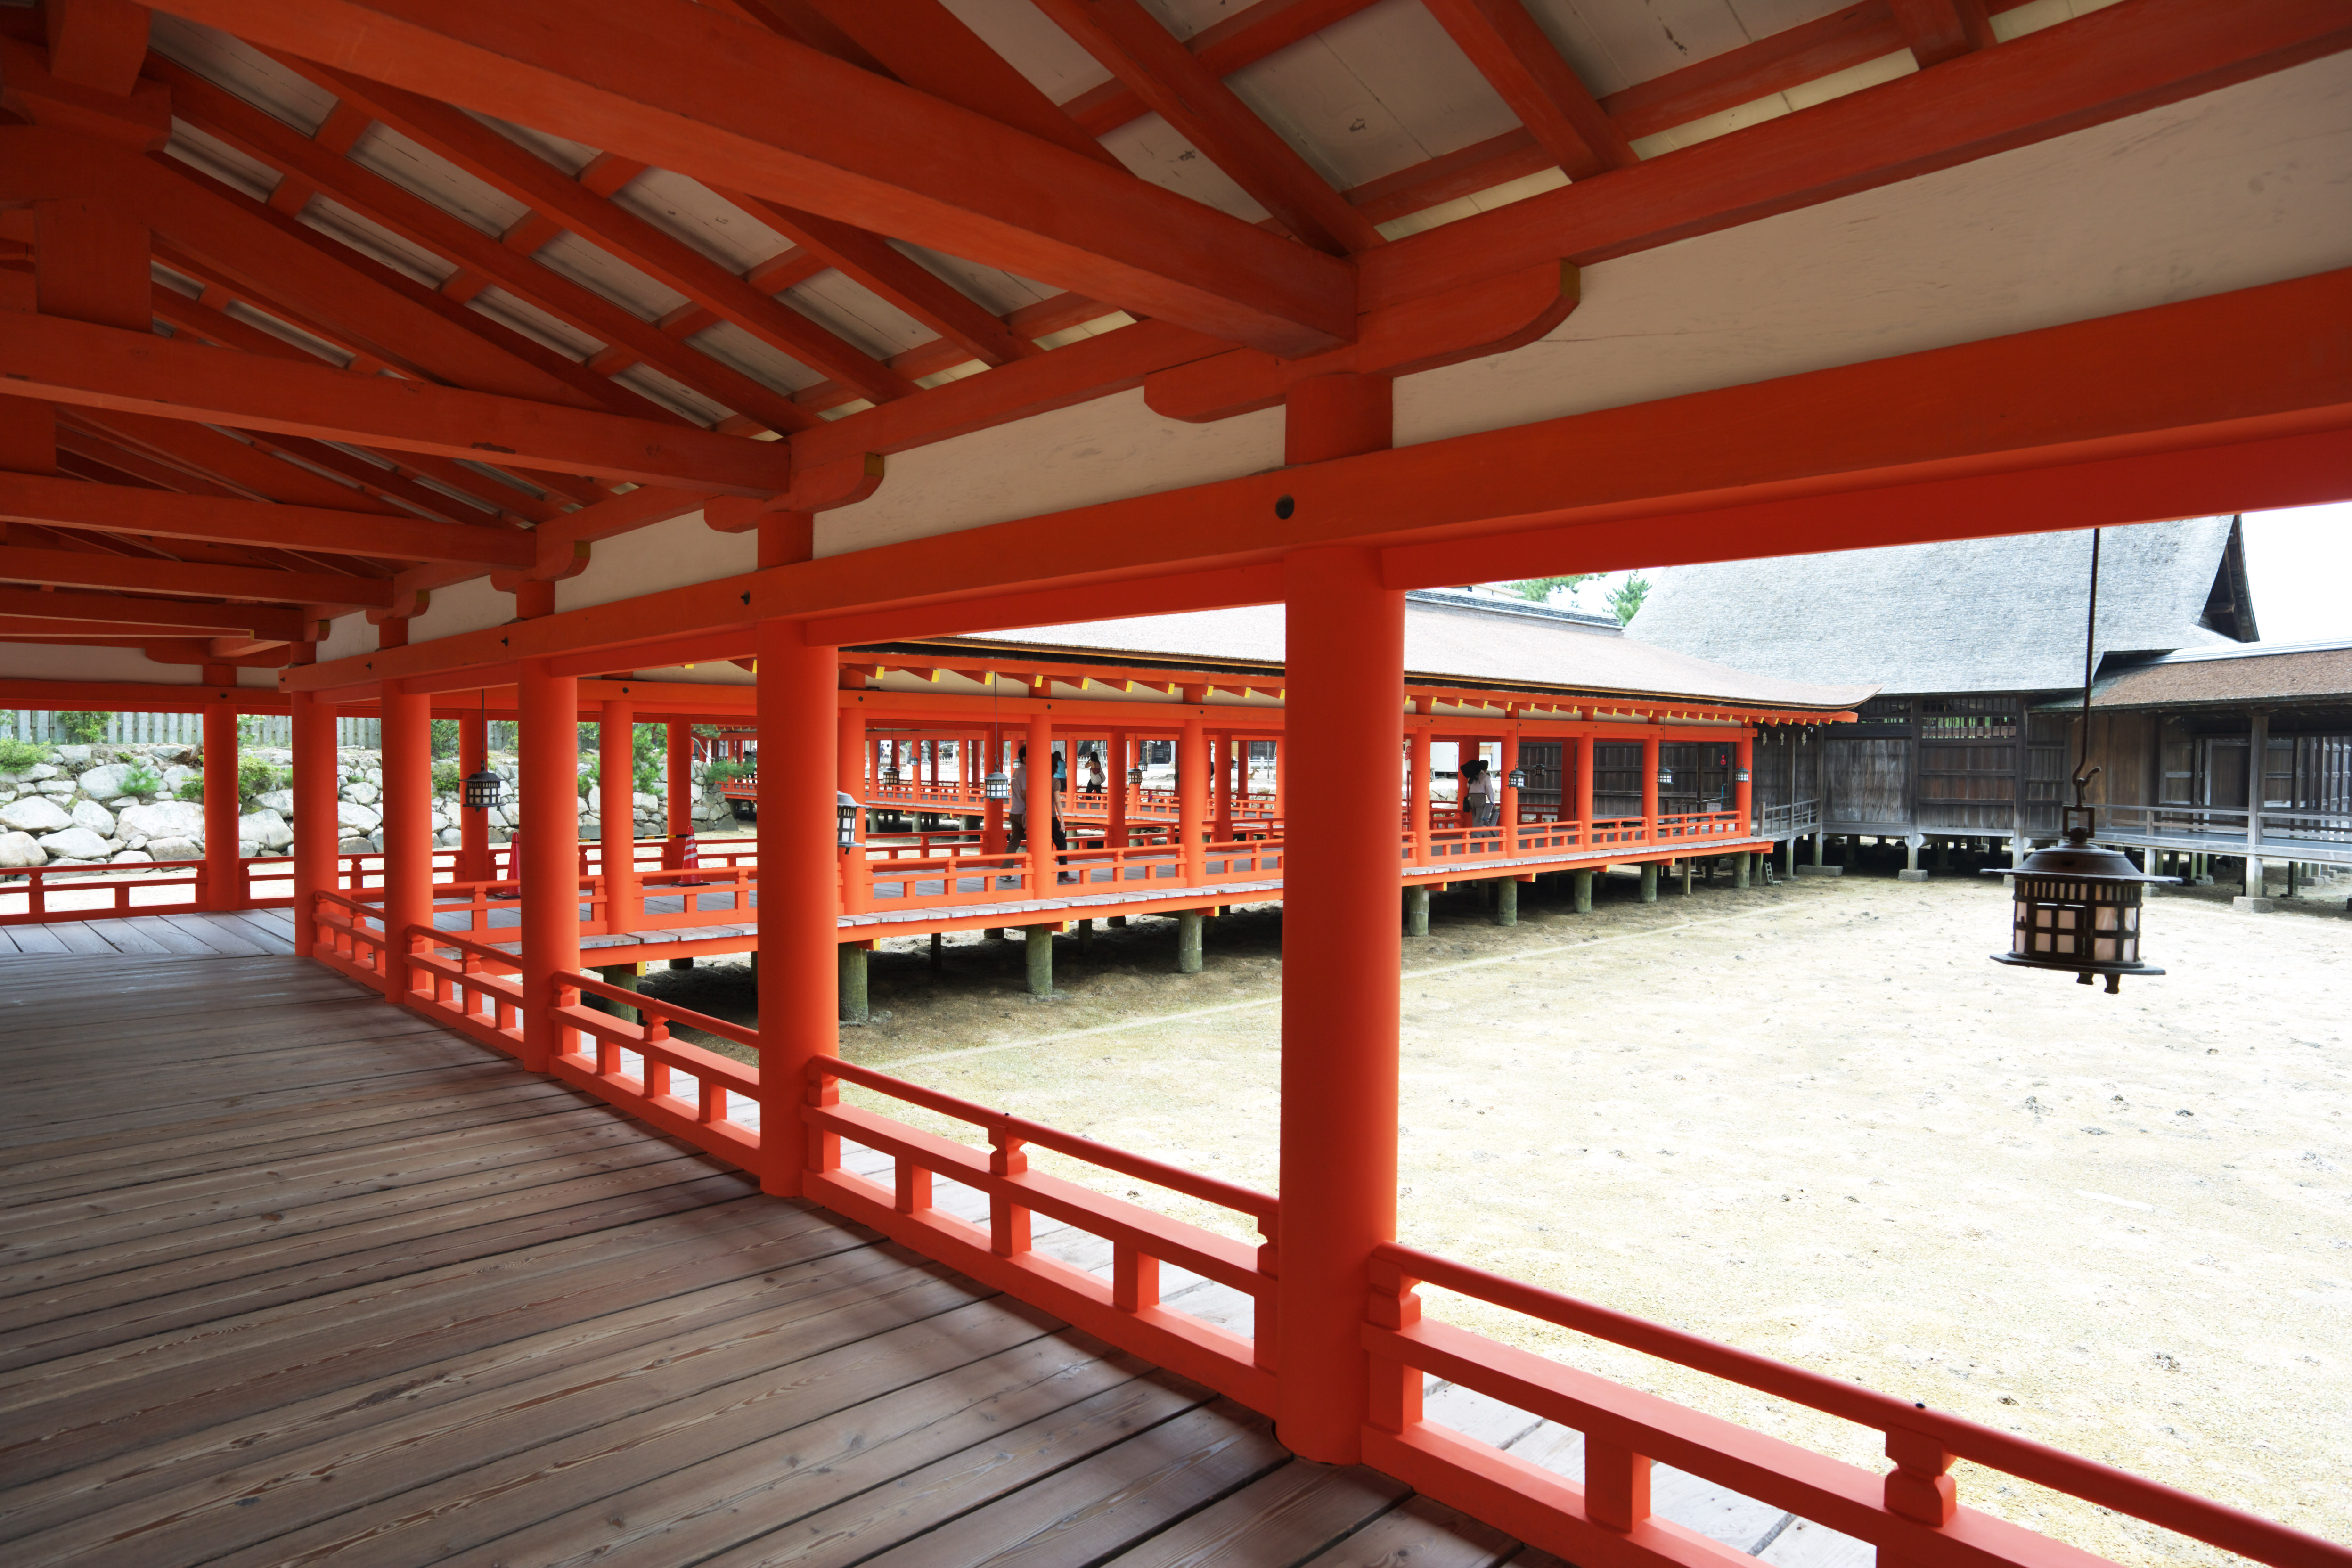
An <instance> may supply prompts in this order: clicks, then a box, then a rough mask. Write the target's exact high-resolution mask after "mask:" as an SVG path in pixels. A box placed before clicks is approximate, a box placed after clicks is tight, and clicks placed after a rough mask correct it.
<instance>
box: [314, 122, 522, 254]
mask: <svg viewBox="0 0 2352 1568" xmlns="http://www.w3.org/2000/svg"><path fill="white" fill-rule="evenodd" d="M350 156H351V160H352V163H357V164H358V165H359V166H360V167H361V168H362V169H365V170H367V171H368V172H369V173H370V174H381V175H382V176H383V178H385V179H387V180H389V181H391V182H392V183H393V184H395V185H398V186H399V187H400V188H401V189H402V190H404V191H406V192H408V193H409V194H410V195H414V196H418V197H421V198H423V199H424V200H425V201H427V202H430V203H431V204H432V205H435V206H436V207H439V208H440V209H441V210H442V211H443V212H446V213H448V214H450V215H451V216H455V217H457V218H459V219H462V220H463V221H464V222H465V223H466V224H467V226H470V227H472V228H475V229H478V230H479V231H480V232H482V233H484V234H487V235H490V236H492V237H496V236H498V235H501V234H504V233H506V231H507V230H509V229H510V228H512V227H513V226H515V224H516V222H517V221H518V220H520V218H521V217H522V216H523V215H524V214H526V213H528V212H530V207H528V206H527V205H524V204H523V203H521V202H519V201H516V200H515V199H514V198H513V197H512V196H509V195H507V194H506V193H505V192H504V191H501V190H499V188H498V187H497V186H495V185H492V184H488V183H486V182H484V181H481V180H478V179H476V178H475V177H474V176H473V175H471V174H467V172H466V171H465V170H463V169H460V168H459V167H457V164H455V163H451V162H449V160H447V159H446V158H444V157H442V156H441V155H440V154H439V153H435V152H432V151H430V150H429V149H427V148H426V147H425V145H424V144H423V143H421V142H416V141H414V140H412V139H411V138H409V137H407V136H405V135H404V134H402V133H401V132H398V131H395V130H394V129H393V128H392V127H391V126H389V125H386V124H384V123H383V121H376V122H375V123H373V124H372V125H370V126H369V127H368V128H367V129H366V130H365V131H363V132H361V133H360V139H359V140H358V141H357V142H352V150H351V154H350Z"/></svg>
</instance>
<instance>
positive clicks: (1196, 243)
mask: <svg viewBox="0 0 2352 1568" xmlns="http://www.w3.org/2000/svg"><path fill="white" fill-rule="evenodd" d="M162 8H163V9H166V10H170V11H173V12H174V13H176V14H178V15H181V16H188V17H191V18H193V19H194V20H196V21H201V22H205V23H208V24H210V25H211V26H216V27H220V28H223V29H224V30H226V31H228V32H231V33H235V34H236V35H237V36H238V37H243V38H246V39H247V40H249V41H251V42H253V43H256V44H258V45H261V46H263V47H268V48H272V49H278V50H283V51H286V52H288V53H290V54H295V55H299V56H302V57H305V58H310V59H316V60H322V61H329V62H334V61H346V62H356V61H357V60H359V59H364V61H365V63H366V66H367V69H368V71H369V72H370V74H371V76H372V77H373V78H374V79H378V80H381V81H385V82H389V83H392V84H394V85H395V86H398V87H401V88H404V89H408V90H409V91H411V92H415V93H420V94H425V95H428V96H430V97H433V98H436V99H442V100H447V101H448V102H450V103H452V104H457V105H460V106H463V107H466V108H470V109H475V110H480V111H482V112H485V113H491V114H499V115H505V116H511V117H514V118H517V119H520V120H524V121H529V122H530V123H532V124H534V125H537V126H539V127H540V128H541V129H542V130H546V131H550V132H556V133H558V134H565V135H573V136H578V137H581V138H583V139H586V140H587V141H588V142H590V143H591V144H592V145H595V146H601V147H604V148H607V149H609V150H611V151H614V152H617V153H625V154H626V155H628V156H630V157H633V158H639V159H643V160H645V161H646V162H647V163H654V164H656V165H658V166H660V167H662V168H666V169H675V170H677V171H678V172H679V173H682V174H689V175H695V176H701V175H709V176H710V177H711V178H713V179H715V180H718V181H719V182H720V183H722V184H731V185H734V186H736V187H738V188H740V189H743V190H747V191H750V192H751V193H752V194H754V195H761V196H766V197H769V198H770V199H772V200H775V201H781V202H789V203H792V204H793V205H798V206H802V207H804V208H806V209H808V210H809V211H812V212H818V213H823V214H824V215H825V216H828V217H834V218H838V219H840V220H842V221H844V222H846V223H854V224H856V225H857V226H860V227H863V228H869V229H873V230H875V231H876V232H877V233H884V234H890V235H894V236H896V237H900V238H903V239H908V240H911V241H913V242H915V243H917V244H920V245H926V246H929V247H933V248H935V249H939V250H942V251H945V252H947V253H948V254H950V255H953V256H961V257H965V258H970V259H971V260H974V261H979V262H982V263H985V264H988V265H991V266H995V267H1002V268H1006V269H1007V270H1009V271H1012V272H1014V273H1017V274H1019V275H1021V276H1023V277H1028V278H1038V279H1045V280H1047V281H1050V282H1052V283H1055V284H1056V285H1059V286H1061V287H1063V288H1067V289H1075V290H1076V291H1077V292H1080V293H1083V294H1086V295H1087V296H1088V297H1090V298H1093V299H1097V300H1110V301H1115V302H1117V303H1118V304H1120V305H1122V306H1124V307H1127V308H1129V309H1131V310H1136V311H1137V312H1139V313H1141V314H1146V315H1151V316H1155V317H1159V318H1161V319H1164V320H1167V321H1175V322H1179V323H1181V324H1183V325H1186V326H1190V327H1193V328H1195V329H1197V330H1200V331H1205V332H1210V333H1213V334H1214V335H1218V336H1222V337H1226V338H1230V339H1232V340H1234V341H1236V342H1245V343H1248V344H1250V345H1251V346H1253V347H1258V348H1265V349H1267V350H1270V351H1273V352H1276V353H1301V352H1307V353H1311V352H1315V351H1318V350H1321V349H1326V348H1331V347H1334V346H1336V345H1337V344H1338V343H1339V342H1343V341H1345V339H1346V336H1347V333H1348V331H1349V326H1350V323H1351V322H1352V321H1353V318H1354V315H1355V304H1354V300H1353V287H1352V286H1353V279H1352V278H1351V277H1350V275H1349V268H1348V267H1347V266H1346V264H1345V263H1343V262H1340V261H1339V260H1336V259H1334V258H1328V257H1323V256H1318V255H1316V254H1315V253H1313V252H1311V251H1309V250H1307V249H1306V248H1305V247H1301V246H1298V245H1296V244H1293V243H1291V242H1289V241H1286V240H1284V239H1282V238H1280V237H1276V236H1274V235H1270V234H1267V233H1265V231H1264V230H1262V229H1259V228H1257V227H1256V226H1254V225H1251V224H1247V223H1244V222H1243V221H1242V220H1240V219H1238V218H1234V217H1228V216H1224V215H1223V214H1220V213H1218V212H1216V211H1214V210H1213V209H1210V208H1205V207H1203V206H1202V205H1201V204H1199V203H1197V202H1193V201H1191V200H1188V199H1187V198H1185V197H1183V196H1180V195H1176V194H1175V193H1173V192H1171V191H1166V190H1162V189H1160V187H1159V186H1157V185H1154V184H1150V183H1149V182H1147V181H1144V180H1141V179H1139V178H1137V177H1135V176H1134V175H1131V174H1126V173H1124V172H1122V171H1118V170H1113V169H1108V168H1106V167H1104V166H1103V165H1102V164H1101V163H1098V162H1097V161H1095V160H1094V159H1092V158H1088V157H1086V156H1084V155H1083V154H1080V153H1075V152H1072V151H1070V150H1069V149H1068V148H1066V147H1062V146H1058V145H1055V143H1052V142H1043V141H1040V140H1038V139H1037V138H1035V137H1032V136H1027V135H1024V134H1023V133H1022V132H1017V131H1013V130H1011V129H1009V128H1007V127H1005V126H1003V125H1000V124H998V123H997V122H995V121H992V120H989V119H986V118H984V117H982V116H981V115H978V114H974V113H972V112H971V111H970V110H965V109H961V108H959V107H957V106H955V105H952V104H948V103H943V102H941V101H940V100H938V99H935V98H931V97H929V95H927V94H924V93H920V92H918V91H915V90H914V89H910V88H908V87H906V86H904V85H903V84H900V83H898V82H894V81H889V80H886V79H881V78H878V77H876V76H874V75H872V74H871V73H869V72H866V71H862V70H859V69H857V68H855V67H852V66H847V65H844V64H843V63H842V62H840V61H838V60H835V59H834V58H830V57H829V56H826V55H824V54H822V53H819V52H818V51H816V50H814V49H811V48H808V47H805V46H803V45H800V44H795V43H793V42H792V41H790V40H788V39H785V38H782V37H777V36H775V35H774V34H772V33H770V32H768V31H766V30H765V29H763V28H761V27H758V26H753V25H751V24H750V23H746V22H740V21H737V20H734V19H732V18H730V17H728V16H721V15H719V14H718V13H717V12H715V11H713V10H711V9H710V8H709V7H707V6H701V5H693V4H691V3H690V0H571V3H564V4H559V3H558V0H509V4H505V5H460V4H457V3H456V0H316V3H314V4H310V5H301V6H289V5H282V4H279V3H278V0H170V4H169V5H165V6H163V7H162Z"/></svg>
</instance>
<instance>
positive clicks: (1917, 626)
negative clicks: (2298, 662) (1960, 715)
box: [1626, 517, 2257, 693]
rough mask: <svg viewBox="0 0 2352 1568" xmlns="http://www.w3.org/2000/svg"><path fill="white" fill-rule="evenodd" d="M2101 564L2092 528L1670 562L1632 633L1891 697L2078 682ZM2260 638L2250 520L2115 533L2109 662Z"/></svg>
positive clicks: (2106, 603) (2108, 586) (2155, 525)
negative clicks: (1870, 686)
mask: <svg viewBox="0 0 2352 1568" xmlns="http://www.w3.org/2000/svg"><path fill="white" fill-rule="evenodd" d="M2090 568H2091V535H2090V533H2089V532H2088V531H2083V532H2076V533H2040V534H2022V535H2018V536H2015V537H2011V538H2005V539H1972V540H1958V541H1954V542H1949V543H1943V544H1910V545H1898V546H1895V547H1893V548H1890V549H1884V550H1852V551H1841V552H1832V553H1827V554H1820V555H1794V556H1788V557H1785V558H1782V559H1779V560H1767V561H1727V562H1718V563H1708V564H1705V565H1698V566H1675V567H1666V568H1661V569H1659V570H1657V571H1654V572H1651V573H1649V574H1647V575H1648V576H1649V577H1650V579H1651V584H1652V585H1651V588H1650V595H1649V598H1648V600H1647V601H1646V602H1645V603H1644V604H1643V606H1642V610H1641V613H1640V614H1639V615H1638V616H1635V617H1634V618H1633V625H1632V626H1629V627H1627V628H1626V631H1627V636H1628V637H1629V638H1631V639H1635V640H1639V641H1642V642H1646V643H1651V644H1654V645H1655V646H1657V647H1666V648H1673V649H1675V651H1677V652H1680V653H1685V654H1690V655H1692V656H1694V657H1696V658H1706V659H1714V660H1717V661H1719V662H1721V663H1724V664H1727V665H1735V666H1738V668H1742V669H1750V670H1755V671H1758V672H1759V673H1760V674H1765V675H1772V676H1779V677H1781V678H1783V679H1790V680H1816V681H1838V680H1845V681H1868V682H1874V683H1876V684H1878V685H1879V686H1881V687H1882V688H1883V689H1885V691H1887V692H1888V693H1905V692H1937V691H2047V690H2055V689H2063V688H2065V687H2069V686H2073V687H2076V688H2079V687H2080V686H2081V685H2082V681H2083V629H2084V612H2085V609H2086V597H2087V595H2088V590H2089V584H2090ZM2256 635H2257V634H2256V631H2255V627H2254V616H2253V607H2252V599H2251V595H2250V594H2249V591H2248V588H2247V584H2246V568H2245V554H2244V546H2243V544H2242V541H2241V537H2240V533H2239V530H2238V526H2237V521H2236V520H2235V519H2233V518H2228V517H2199V518H2188V519H2183V520H2181V521H2174V522H2149V523H2140V524H2137V525H2135V526H2131V527H2126V528H2110V529H2105V530H2104V531H2102V542H2101V546H2100V554H2099V621H2098V636H2097V647H2098V650H2099V655H2100V657H2101V658H2103V659H2104V658H2105V657H2106V656H2107V655H2109V654H2111V653H2139V654H2148V653H2169V652H2172V651H2174V650H2176V649H2181V648H2198V647H2229V646H2231V644H2232V643H2236V642H2251V641H2252V640H2254V637H2255V636H2256Z"/></svg>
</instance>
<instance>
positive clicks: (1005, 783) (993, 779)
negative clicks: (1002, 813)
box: [980, 773, 1013, 800]
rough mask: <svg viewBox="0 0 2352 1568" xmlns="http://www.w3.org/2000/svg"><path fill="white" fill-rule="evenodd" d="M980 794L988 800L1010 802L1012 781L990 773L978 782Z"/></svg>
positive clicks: (1003, 776)
mask: <svg viewBox="0 0 2352 1568" xmlns="http://www.w3.org/2000/svg"><path fill="white" fill-rule="evenodd" d="M980 793H981V794H982V795H984V796H985V797H987V798H988V799H990V800H1011V799H1012V798H1013V781H1012V780H1011V779H1009V778H1007V777H1006V776H1005V775H1004V774H1003V773H991V774H989V775H988V776H987V777H986V778H984V779H982V780H981V781H980Z"/></svg>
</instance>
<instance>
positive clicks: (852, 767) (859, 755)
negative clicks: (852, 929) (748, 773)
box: [760, 675, 866, 984]
mask: <svg viewBox="0 0 2352 1568" xmlns="http://www.w3.org/2000/svg"><path fill="white" fill-rule="evenodd" d="M856 682H857V684H856V686H854V687H851V688H850V689H849V694H848V695H847V696H845V697H843V696H836V697H835V699H834V700H835V702H837V703H839V704H840V707H841V717H840V720H839V721H838V723H837V724H836V726H835V757H836V758H837V760H838V768H837V771H838V776H839V779H840V784H839V788H840V789H841V791H842V792H843V793H844V794H845V795H848V796H849V798H850V800H851V801H852V802H853V803H855V810H854V812H853V814H852V816H851V817H850V837H852V838H853V839H855V840H856V844H855V845H854V846H853V847H851V848H850V849H849V850H848V851H847V853H846V856H845V858H844V859H843V860H842V862H841V910H842V912H843V913H844V914H857V913H859V912H861V911H863V910H865V908H866V778H865V773H866V702H865V699H864V698H863V697H862V696H860V695H859V694H860V693H862V692H863V691H864V690H865V689H866V678H865V677H864V676H862V675H861V676H858V677H856ZM760 749H761V751H762V752H764V751H766V750H767V749H768V747H767V742H765V741H764V740H762V741H761V743H760ZM792 755H793V753H792V752H778V753H777V754H776V763H777V765H778V766H779V767H782V766H785V765H786V763H784V758H786V757H788V756H792ZM760 787H761V790H762V791H765V790H766V788H767V775H766V774H765V773H761V776H760ZM836 804H838V803H837V802H836ZM836 820H838V819H836ZM828 842H830V843H832V844H833V845H834V846H835V847H836V848H838V847H839V845H840V835H839V832H838V830H837V829H836V831H835V836H834V837H833V838H832V839H830V840H828ZM836 956H838V955H836ZM836 984H838V982H836Z"/></svg>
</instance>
